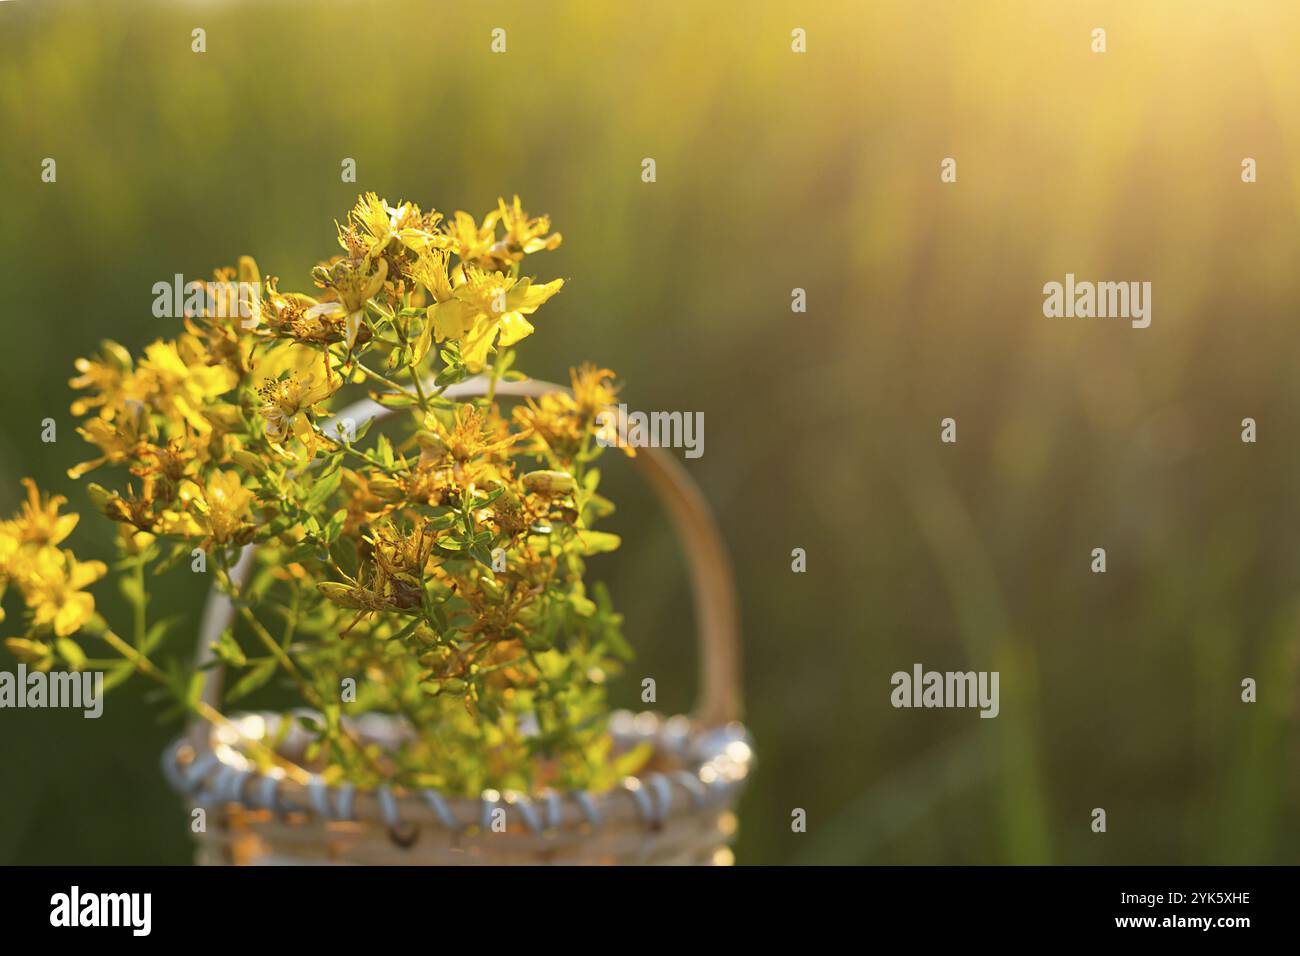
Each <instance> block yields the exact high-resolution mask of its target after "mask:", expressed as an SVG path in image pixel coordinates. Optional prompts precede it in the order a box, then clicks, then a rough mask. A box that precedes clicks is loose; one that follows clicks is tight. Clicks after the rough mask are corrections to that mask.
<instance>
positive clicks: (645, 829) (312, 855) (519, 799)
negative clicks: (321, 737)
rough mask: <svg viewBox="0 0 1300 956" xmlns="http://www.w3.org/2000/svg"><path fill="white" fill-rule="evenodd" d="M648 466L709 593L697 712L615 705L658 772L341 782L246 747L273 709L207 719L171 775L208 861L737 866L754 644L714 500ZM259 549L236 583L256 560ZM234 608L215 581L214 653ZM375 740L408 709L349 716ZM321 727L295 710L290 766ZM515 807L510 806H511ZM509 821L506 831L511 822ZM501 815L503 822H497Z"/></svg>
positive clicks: (622, 731) (512, 391) (661, 460)
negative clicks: (565, 788)
mask: <svg viewBox="0 0 1300 956" xmlns="http://www.w3.org/2000/svg"><path fill="white" fill-rule="evenodd" d="M484 387H485V383H484V381H483V380H481V379H475V380H471V381H468V382H464V383H462V384H460V385H457V386H453V387H452V388H451V389H448V390H447V392H446V393H445V394H446V395H447V396H448V397H451V398H463V397H468V396H472V395H477V394H482V391H483V388H484ZM559 388H560V386H557V385H550V384H548V383H545V382H535V381H525V382H503V383H500V384H499V385H498V388H497V394H498V395H501V396H510V397H535V396H539V395H542V394H545V393H546V392H549V391H553V390H557V389H559ZM386 414H388V409H385V408H383V407H382V406H380V405H378V404H376V403H374V402H369V401H365V402H360V403H358V404H357V405H354V406H352V407H350V408H348V409H346V410H345V411H343V412H340V413H339V415H338V416H337V417H338V418H339V419H351V420H352V421H353V422H356V423H358V424H359V423H360V422H362V421H364V420H366V419H369V418H382V417H383V416H385V415H386ZM636 461H637V463H638V464H639V465H640V466H641V468H642V470H643V471H644V473H645V474H646V476H647V478H648V479H649V481H650V483H651V486H652V487H653V489H654V490H655V492H656V494H657V496H658V497H659V499H660V500H661V502H662V503H663V504H664V505H665V507H666V508H667V509H668V511H669V514H670V516H671V517H672V520H673V525H674V527H675V529H676V531H677V533H678V536H679V537H680V539H681V541H682V543H683V546H684V550H685V554H686V558H687V562H688V565H689V569H690V572H691V581H692V589H693V592H694V598H695V618H696V631H697V635H698V639H699V646H700V664H701V672H702V675H701V682H702V683H701V688H700V697H699V703H698V706H697V707H696V710H695V713H694V715H693V716H692V717H684V716H677V717H670V718H664V717H661V716H659V715H657V714H653V713H640V714H632V713H627V712H622V711H620V712H616V713H614V714H613V715H612V716H611V718H610V723H609V730H610V734H611V736H612V737H613V739H614V744H615V748H616V749H622V748H627V747H631V746H636V745H638V744H640V743H642V742H645V741H648V742H650V743H651V744H653V747H654V755H653V757H652V758H651V760H650V762H649V764H648V767H647V769H646V770H645V771H644V772H642V773H641V774H640V775H639V776H637V777H629V778H627V779H625V780H624V781H623V782H622V784H621V785H620V786H619V787H616V788H615V789H613V790H611V791H607V792H605V793H588V792H585V791H579V792H563V793H559V792H555V791H546V792H543V793H536V794H522V793H512V792H505V793H498V792H496V791H486V792H484V793H483V794H482V795H481V796H480V797H479V798H477V799H468V798H462V797H452V796H444V795H443V794H440V793H438V792H436V791H433V790H418V791H405V790H399V789H397V788H390V787H387V786H381V787H378V788H376V789H374V790H361V789H357V788H354V787H351V786H349V785H343V786H329V785H326V784H325V783H324V782H323V781H321V780H320V779H319V778H317V777H315V776H314V775H311V774H307V773H302V774H300V775H295V774H292V773H286V772H284V771H281V770H280V769H278V768H277V769H274V770H272V771H268V772H266V773H262V772H259V771H258V770H256V769H255V768H254V766H253V764H252V763H251V762H250V761H249V760H248V759H247V758H246V757H245V755H244V752H243V749H242V747H241V743H243V742H246V741H247V740H250V739H253V740H256V739H259V738H263V737H265V736H267V735H274V734H275V732H276V731H277V730H278V729H279V727H280V724H279V721H281V720H283V719H293V716H294V715H289V717H287V718H285V717H281V716H279V715H273V714H238V715H234V716H232V717H231V718H230V722H229V723H228V724H226V725H223V726H220V727H213V726H212V725H210V724H207V723H201V724H196V725H194V726H192V727H191V728H190V730H189V732H188V733H187V734H186V736H184V737H182V738H181V739H180V740H178V741H176V742H175V743H174V744H173V745H172V746H171V747H169V748H168V749H167V751H166V753H165V754H164V757H163V769H164V772H165V773H166V775H167V778H168V780H169V781H170V782H171V784H172V786H173V787H174V788H175V789H176V790H177V791H179V792H180V793H181V794H183V795H184V796H185V797H186V798H187V799H188V800H189V801H190V803H191V806H193V807H196V808H202V809H203V810H204V818H205V826H204V828H203V832H199V833H195V837H196V839H197V841H198V852H197V862H198V863H201V864H217V865H222V864H236V865H247V864H317V863H321V864H325V863H349V864H385V865H402V864H416V865H427V864H547V863H554V864H619V863H625V864H626V863H630V864H668V863H677V864H726V863H730V862H731V861H732V856H731V850H730V848H729V844H730V842H731V840H732V838H733V836H734V833H735V829H736V819H735V815H734V813H733V809H732V808H733V806H734V803H735V800H736V798H737V796H738V794H739V791H740V788H741V786H742V785H743V783H744V780H745V778H746V776H747V775H748V773H749V769H750V764H751V759H752V751H751V748H750V743H749V737H748V734H747V733H746V731H745V728H744V727H743V726H742V725H741V724H740V723H738V720H739V717H740V646H739V636H738V625H737V613H736V603H735V595H734V589H733V584H732V576H731V567H730V562H729V561H728V559H727V555H726V551H725V549H724V547H723V545H722V541H721V538H720V537H719V535H718V531H717V528H716V526H715V524H714V521H713V518H712V515H711V514H710V512H709V509H708V505H707V504H706V503H705V501H704V498H703V496H702V495H701V494H700V492H699V490H698V489H697V488H696V487H695V485H694V483H693V482H692V481H691V479H690V477H689V476H688V475H687V473H686V470H685V469H684V468H683V467H682V466H681V464H680V463H679V462H678V461H677V460H676V459H675V458H673V457H672V456H671V455H670V454H669V453H667V452H665V451H663V450H661V449H655V448H646V449H641V450H639V451H638V454H637V457H636ZM252 559H253V554H252V551H251V549H246V550H245V551H244V553H243V554H242V555H241V558H240V561H239V563H238V564H237V565H236V567H235V569H234V573H233V575H232V577H233V578H234V580H235V581H237V582H243V581H244V580H245V579H246V577H247V575H248V574H249V573H250V572H251V570H252V566H253V560H252ZM232 615H233V608H232V607H231V604H230V602H229V600H228V598H226V596H225V595H224V594H221V593H219V592H216V591H215V590H214V591H213V593H212V594H211V595H210V596H209V598H208V603H207V606H206V607H205V608H204V614H203V622H202V626H201V628H200V636H199V650H198V654H199V660H200V663H203V664H211V663H212V662H213V657H212V651H211V645H212V643H213V641H214V640H215V639H216V638H217V637H218V636H219V635H220V633H221V631H222V630H223V629H224V628H225V627H226V626H227V625H228V624H229V622H230V620H231V617H232ZM221 677H222V674H221V668H220V667H219V666H212V667H211V668H210V669H209V670H208V671H207V677H206V683H205V685H204V688H203V698H204V700H206V701H207V702H208V703H209V704H212V705H213V706H216V705H217V704H218V701H219V695H220V686H221ZM349 723H350V727H349V729H350V731H351V732H352V733H354V734H355V735H356V736H358V737H360V738H362V739H365V740H375V741H381V742H382V741H389V742H391V741H393V740H394V739H395V738H397V737H399V736H400V735H401V734H402V733H403V728H402V726H401V725H400V724H399V723H398V722H397V721H396V720H395V719H393V718H391V717H388V716H385V715H379V714H367V715H363V716H361V717H359V718H356V719H352V720H350V721H349ZM306 737H307V735H306V733H305V732H304V731H302V730H301V729H300V728H299V726H298V723H297V721H296V720H295V721H294V722H293V724H292V726H291V727H290V728H288V730H287V731H286V733H285V734H284V736H283V739H282V742H281V743H280V744H279V749H280V751H281V753H282V754H283V755H284V756H285V757H287V758H289V759H290V760H291V761H293V760H296V758H297V757H298V756H299V755H300V753H301V751H302V749H303V747H304V745H305V743H306V742H307V741H306ZM498 810H501V811H504V816H502V814H500V813H498V812H497V811H498ZM502 820H504V823H505V826H504V829H502V827H501V821H502ZM493 822H495V823H496V825H495V826H493V825H492V824H493Z"/></svg>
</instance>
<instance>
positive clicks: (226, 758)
mask: <svg viewBox="0 0 1300 956" xmlns="http://www.w3.org/2000/svg"><path fill="white" fill-rule="evenodd" d="M310 713H311V711H307V710H301V709H299V710H294V711H290V712H288V713H283V714H281V713H274V712H269V711H262V712H243V713H238V714H234V715H231V717H230V721H231V726H230V727H228V728H225V729H223V728H219V727H212V728H210V729H209V730H208V732H207V733H206V734H205V735H204V736H203V738H202V740H201V742H200V743H199V745H198V746H196V745H195V738H194V736H193V734H189V735H186V736H184V737H181V738H180V739H178V740H176V741H175V742H173V743H172V744H171V745H170V746H169V747H168V748H167V749H166V751H165V752H164V754H163V761H162V765H163V772H164V775H165V776H166V777H167V780H168V783H169V784H170V785H171V786H172V788H173V789H174V790H176V791H177V792H178V793H179V794H181V795H182V796H186V797H188V798H190V799H191V800H193V801H194V802H195V803H196V804H198V805H206V806H220V805H224V804H228V803H237V804H241V805H243V806H244V807H245V808H247V809H249V810H269V811H271V812H273V813H275V814H276V815H278V816H288V815H292V814H300V813H305V814H307V815H309V816H311V817H315V818H317V819H320V820H322V821H325V822H354V823H372V824H380V825H382V826H384V827H386V828H387V829H388V830H390V831H391V832H392V833H394V834H395V835H396V834H398V833H399V832H401V831H404V830H407V829H409V828H411V827H412V826H424V825H430V824H431V825H435V826H440V827H441V828H443V829H446V830H448V831H451V832H455V833H463V832H466V831H472V830H475V829H477V830H486V829H488V827H489V826H490V825H491V823H492V821H493V819H494V817H496V811H498V810H501V811H504V813H505V820H506V825H507V827H509V828H513V827H515V826H518V825H520V824H522V826H523V827H525V828H526V829H527V830H529V831H532V832H534V833H543V832H547V831H556V830H568V829H576V828H600V827H602V826H604V825H606V824H616V823H617V824H626V823H631V822H639V823H641V824H643V825H645V826H646V827H647V828H651V829H654V828H658V827H662V826H663V825H664V824H665V823H666V822H668V821H669V820H671V819H674V818H677V817H685V816H689V815H691V814H697V813H700V812H704V811H716V810H718V809H722V808H726V807H729V806H730V805H731V804H732V803H733V802H734V800H735V798H736V796H737V795H738V792H739V790H740V788H741V787H742V786H743V784H744V781H745V779H746V778H747V777H748V775H749V772H750V770H751V768H752V763H753V748H752V742H751V739H750V736H749V733H748V731H747V730H746V728H745V727H744V725H743V724H741V723H739V722H732V723H729V724H727V725H725V726H723V727H719V728H711V729H705V728H700V727H698V726H697V725H696V724H695V723H694V722H693V721H692V720H691V719H690V718H688V717H685V716H682V715H676V716H672V717H665V716H663V715H661V714H659V713H656V712H653V711H641V712H632V711H626V710H618V711H614V712H612V713H611V714H610V717H609V725H608V727H609V732H610V735H611V736H612V737H613V738H614V741H615V745H616V746H635V745H636V744H639V743H642V742H649V743H651V744H652V745H653V746H654V748H655V751H656V752H657V753H659V754H662V755H666V756H669V757H672V758H674V759H675V760H676V761H679V762H681V763H682V765H683V766H682V768H681V769H678V770H672V771H667V772H651V773H647V774H644V775H637V776H629V777H625V778H624V779H623V780H622V781H621V782H620V783H619V784H618V785H617V786H615V787H614V788H612V789H610V790H607V791H604V792H599V793H596V792H590V791H586V790H579V791H557V790H545V791H542V792H540V793H533V794H524V793H520V792H517V791H504V792H498V791H495V790H485V791H484V792H483V793H482V794H481V795H480V796H479V797H477V798H475V797H463V796H453V795H445V794H442V793H440V792H439V791H437V790H434V789H432V788H425V789H420V790H405V789H399V788H396V787H390V786H388V785H380V786H378V787H374V788H361V787H356V786H354V785H352V784H346V783H345V784H328V783H325V782H324V780H322V779H321V778H320V776H319V775H316V774H313V775H312V779H311V780H310V782H308V783H307V784H306V785H303V784H299V783H297V782H296V781H293V780H290V779H288V778H287V777H286V776H285V774H284V772H283V771H281V770H280V769H279V768H271V769H270V770H269V771H267V772H265V773H263V772H260V771H258V770H256V769H254V768H253V766H252V764H251V762H250V761H248V760H247V758H245V757H244V756H243V754H242V753H240V751H239V750H238V749H237V744H238V739H237V738H236V737H235V736H234V732H235V731H238V732H239V733H240V734H242V735H243V737H245V738H258V737H262V736H264V735H270V734H275V733H277V732H278V731H279V729H280V723H281V722H282V721H285V720H288V721H291V725H290V729H289V731H288V733H287V735H286V738H285V741H286V744H288V743H290V742H292V741H293V735H294V734H295V733H296V734H306V731H303V730H302V729H301V728H300V727H299V725H298V722H297V717H298V716H300V715H303V714H310ZM349 722H350V723H352V724H353V726H354V727H355V728H357V729H359V730H361V732H362V733H363V734H365V735H367V736H374V731H376V730H379V729H383V728H387V729H389V730H390V731H391V730H393V729H394V728H395V727H396V726H397V724H398V721H397V719H396V718H393V717H390V716H389V715H383V714H363V715H359V716H357V717H354V718H349ZM498 819H499V818H498Z"/></svg>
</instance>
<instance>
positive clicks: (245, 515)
mask: <svg viewBox="0 0 1300 956" xmlns="http://www.w3.org/2000/svg"><path fill="white" fill-rule="evenodd" d="M179 498H180V501H181V503H182V504H183V505H186V506H187V510H185V511H182V512H175V511H167V512H164V513H163V516H162V520H161V521H160V523H159V527H160V530H161V531H162V532H163V533H164V534H178V535H181V536H183V537H187V538H196V537H199V536H203V537H204V540H205V542H206V543H208V544H215V545H218V546H221V545H227V544H247V543H248V542H249V541H250V540H252V537H253V532H254V531H255V530H256V529H255V527H254V526H253V524H252V510H251V505H252V502H253V492H251V491H249V490H248V489H247V488H245V487H244V486H243V485H242V484H240V479H239V475H238V473H236V472H233V471H216V472H213V474H212V475H211V476H210V477H209V478H208V480H207V483H206V485H205V486H204V487H200V486H199V485H198V484H197V483H196V482H193V481H184V482H182V483H181V487H180V493H179Z"/></svg>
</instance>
